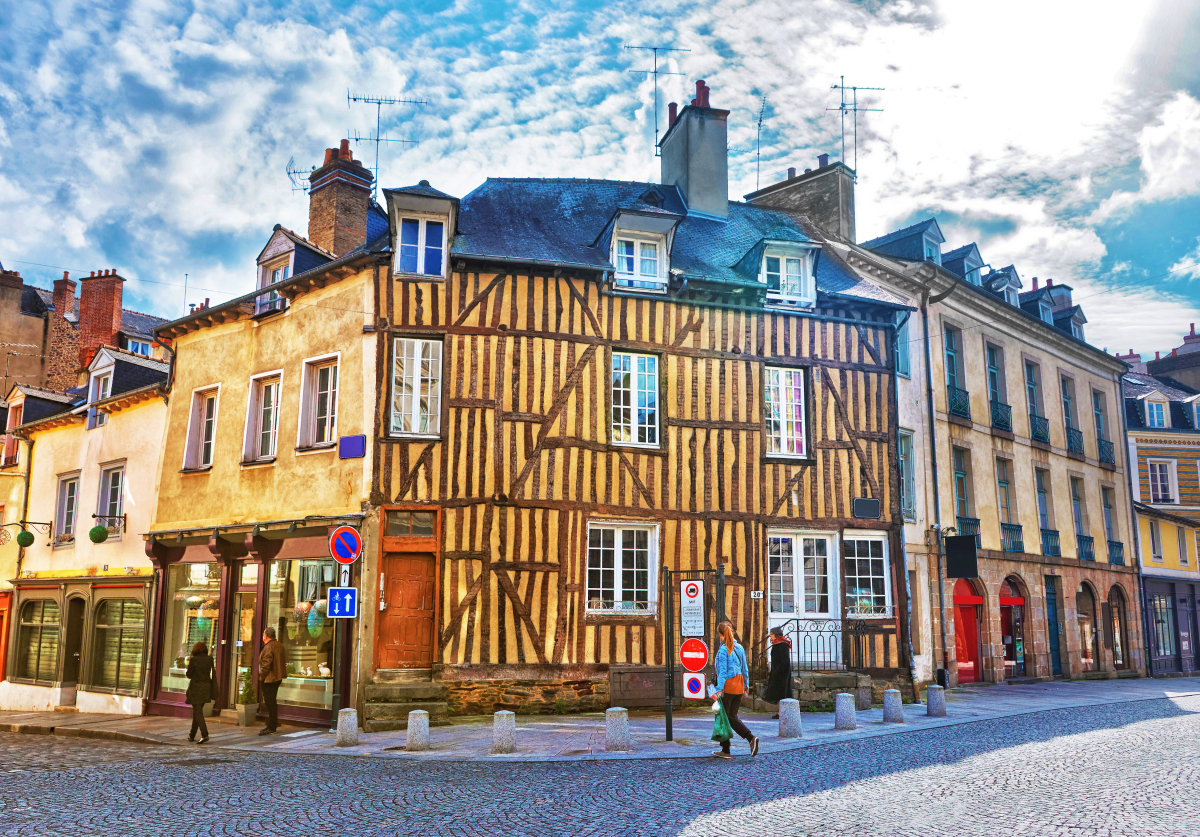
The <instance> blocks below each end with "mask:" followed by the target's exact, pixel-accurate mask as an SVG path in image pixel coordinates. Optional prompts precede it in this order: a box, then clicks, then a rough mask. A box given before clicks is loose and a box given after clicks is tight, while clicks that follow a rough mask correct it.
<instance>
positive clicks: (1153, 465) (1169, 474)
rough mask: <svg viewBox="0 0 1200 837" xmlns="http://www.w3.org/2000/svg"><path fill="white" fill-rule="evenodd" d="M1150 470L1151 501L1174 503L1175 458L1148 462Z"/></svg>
mask: <svg viewBox="0 0 1200 837" xmlns="http://www.w3.org/2000/svg"><path fill="white" fill-rule="evenodd" d="M1147 465H1148V467H1149V471H1150V502H1151V503H1174V502H1175V501H1176V493H1175V462H1174V461H1173V460H1165V461H1154V460H1151V461H1150V462H1148V463H1147Z"/></svg>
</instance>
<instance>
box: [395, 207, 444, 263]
mask: <svg viewBox="0 0 1200 837" xmlns="http://www.w3.org/2000/svg"><path fill="white" fill-rule="evenodd" d="M446 221H447V218H446V217H445V216H436V217H421V216H415V217H403V218H401V219H400V223H399V233H398V236H397V239H398V243H397V248H396V251H397V252H396V273H408V274H415V275H419V276H439V277H440V276H442V275H443V268H444V266H445V261H446V259H445V253H446Z"/></svg>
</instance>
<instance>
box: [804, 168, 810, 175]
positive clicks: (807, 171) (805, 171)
mask: <svg viewBox="0 0 1200 837" xmlns="http://www.w3.org/2000/svg"><path fill="white" fill-rule="evenodd" d="M811 171H812V169H805V170H804V173H805V174H808V173H809V172H811Z"/></svg>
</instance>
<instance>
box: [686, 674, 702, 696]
mask: <svg viewBox="0 0 1200 837" xmlns="http://www.w3.org/2000/svg"><path fill="white" fill-rule="evenodd" d="M702 688H703V686H701V685H700V678H699V677H689V678H688V682H687V690H688V692H690V693H691V694H693V695H695V694H699V693H700V690H701V689H702Z"/></svg>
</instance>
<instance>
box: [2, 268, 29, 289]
mask: <svg viewBox="0 0 1200 837" xmlns="http://www.w3.org/2000/svg"><path fill="white" fill-rule="evenodd" d="M0 288H15V289H16V290H18V291H21V290H24V289H25V280H24V279H22V278H21V274H20V272H19V271H16V270H5V269H4V266H3V265H0Z"/></svg>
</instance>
